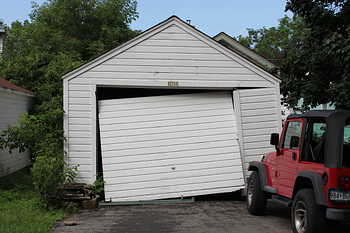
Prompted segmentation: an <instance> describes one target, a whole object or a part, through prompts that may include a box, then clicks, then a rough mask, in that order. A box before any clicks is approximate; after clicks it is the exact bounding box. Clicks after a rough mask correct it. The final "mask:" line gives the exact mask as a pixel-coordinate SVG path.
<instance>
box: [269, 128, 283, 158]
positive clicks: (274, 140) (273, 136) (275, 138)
mask: <svg viewBox="0 0 350 233" xmlns="http://www.w3.org/2000/svg"><path fill="white" fill-rule="evenodd" d="M279 140H280V136H279V134H278V133H273V134H271V137H270V144H271V145H273V146H275V149H276V152H277V156H279V155H280V154H281V152H280V148H278V143H279Z"/></svg>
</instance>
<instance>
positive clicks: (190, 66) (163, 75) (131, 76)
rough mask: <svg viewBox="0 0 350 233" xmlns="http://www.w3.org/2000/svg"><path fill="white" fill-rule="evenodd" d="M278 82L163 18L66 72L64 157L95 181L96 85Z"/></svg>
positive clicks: (80, 178) (224, 86)
mask: <svg viewBox="0 0 350 233" xmlns="http://www.w3.org/2000/svg"><path fill="white" fill-rule="evenodd" d="M175 21H176V20H175ZM153 31H155V32H153ZM75 74H77V75H75ZM266 77H268V78H266ZM276 86H278V81H276V79H275V78H273V77H272V76H271V75H269V74H267V73H266V72H265V71H262V70H261V69H260V68H257V67H255V66H254V65H252V64H250V63H249V62H248V61H247V60H245V59H242V57H240V56H239V55H236V54H234V53H233V52H232V51H229V50H227V49H225V48H223V47H222V46H221V45H219V44H218V43H217V42H215V41H213V40H212V39H211V38H209V37H206V36H204V35H203V34H202V33H200V32H198V31H196V30H195V29H193V28H191V27H190V26H188V25H184V24H182V23H178V22H175V23H165V24H164V25H160V26H157V27H156V28H154V29H153V30H150V31H148V32H146V33H144V34H141V35H140V38H139V39H135V40H132V41H131V42H130V43H126V44H124V45H122V46H120V48H117V49H115V50H114V51H110V52H108V53H106V54H104V55H103V56H101V57H99V58H97V59H96V60H94V61H92V62H90V63H88V64H87V65H86V66H83V67H82V68H80V69H78V70H76V71H73V72H71V73H70V74H68V75H67V76H66V77H64V109H65V111H66V114H65V123H64V129H65V136H66V138H67V139H68V140H67V142H66V143H65V149H66V151H67V152H68V155H67V156H68V157H67V158H66V160H67V162H68V163H69V164H79V165H80V167H79V169H78V175H77V177H76V181H77V182H86V183H92V182H93V181H94V175H95V172H96V146H97V142H96V132H97V131H96V129H97V125H96V96H95V91H96V87H118V88H128V87H133V88H138V87H142V88H163V89H167V88H186V89H217V90H233V89H234V88H235V87H264V88H266V87H270V88H272V89H274V88H275V87H276ZM258 105H259V104H258ZM253 106H255V105H253Z"/></svg>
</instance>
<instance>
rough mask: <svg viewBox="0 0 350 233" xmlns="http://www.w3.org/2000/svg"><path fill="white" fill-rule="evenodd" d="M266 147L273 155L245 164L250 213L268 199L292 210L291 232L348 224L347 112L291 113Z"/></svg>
mask: <svg viewBox="0 0 350 233" xmlns="http://www.w3.org/2000/svg"><path fill="white" fill-rule="evenodd" d="M270 143H271V145H274V146H275V148H276V151H275V152H271V153H268V154H267V155H266V156H264V157H263V158H262V160H261V162H251V163H250V164H249V168H248V170H249V171H252V173H251V174H250V177H248V179H247V207H248V210H249V212H250V213H251V214H254V215H259V214H262V213H263V212H264V210H265V207H266V202H267V199H268V198H271V199H272V200H273V201H275V202H277V203H280V204H283V205H285V206H288V207H292V227H293V231H294V232H324V231H325V229H326V218H327V219H332V220H341V221H349V220H350V111H340V110H339V111H338V110H334V111H322V110H319V111H310V112H307V113H304V114H295V115H290V116H288V118H287V121H286V123H285V125H284V127H283V131H282V135H281V137H279V135H278V134H277V133H274V134H272V135H271V139H270Z"/></svg>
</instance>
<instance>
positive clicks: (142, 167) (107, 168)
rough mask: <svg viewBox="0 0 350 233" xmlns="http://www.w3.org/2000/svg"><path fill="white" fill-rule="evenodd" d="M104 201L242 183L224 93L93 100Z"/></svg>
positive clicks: (205, 190) (149, 197)
mask: <svg viewBox="0 0 350 233" xmlns="http://www.w3.org/2000/svg"><path fill="white" fill-rule="evenodd" d="M99 124H100V134H101V148H102V164H103V175H104V180H105V181H106V184H105V197H106V200H112V201H139V200H155V199H163V198H178V197H182V196H184V197H186V196H196V195H204V194H214V193H224V192H231V191H236V190H239V189H241V188H244V182H243V172H242V163H241V158H240V153H239V146H238V136H237V128H236V122H235V117H234V111H233V103H232V97H231V93H230V92H229V91H224V92H210V93H196V94H179V95H166V96H153V97H140V98H125V99H113V100H101V101H99Z"/></svg>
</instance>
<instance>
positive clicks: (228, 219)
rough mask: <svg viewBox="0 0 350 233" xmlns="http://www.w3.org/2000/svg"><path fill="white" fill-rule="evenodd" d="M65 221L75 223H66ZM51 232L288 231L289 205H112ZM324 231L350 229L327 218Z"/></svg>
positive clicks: (235, 202) (233, 202)
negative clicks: (255, 209)
mask: <svg viewBox="0 0 350 233" xmlns="http://www.w3.org/2000/svg"><path fill="white" fill-rule="evenodd" d="M64 222H75V223H76V224H77V225H73V226H66V225H65V224H64ZM51 231H52V232H76V233H78V232H103V233H108V232H152V233H157V232H186V233H187V232H189V233H192V232H193V233H195V232H201V233H206V232H208V233H209V232H210V233H212V232H216V233H221V232H236V233H237V232H246V233H251V232H259V233H272V232H273V233H275V232H279V233H291V232H292V228H291V223H290V209H289V208H286V207H283V206H281V205H278V204H276V203H273V202H268V204H267V208H266V211H265V213H264V215H262V216H252V215H250V214H249V213H248V211H247V208H246V204H245V201H239V200H199V201H198V200H196V202H194V203H190V204H154V205H135V206H113V207H108V208H98V209H95V210H82V211H81V212H80V213H78V214H75V215H71V216H70V217H68V218H67V219H65V220H64V221H62V222H59V223H57V224H56V225H55V226H54V227H53V228H52V229H51ZM327 232H337V233H342V232H344V233H345V232H349V230H347V229H346V228H345V227H344V226H343V225H342V224H340V223H338V222H329V224H328V226H327Z"/></svg>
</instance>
